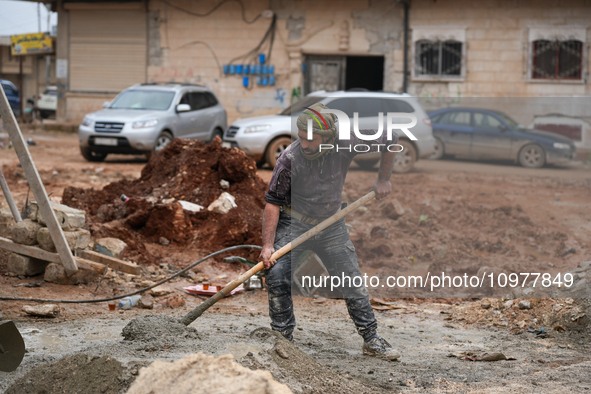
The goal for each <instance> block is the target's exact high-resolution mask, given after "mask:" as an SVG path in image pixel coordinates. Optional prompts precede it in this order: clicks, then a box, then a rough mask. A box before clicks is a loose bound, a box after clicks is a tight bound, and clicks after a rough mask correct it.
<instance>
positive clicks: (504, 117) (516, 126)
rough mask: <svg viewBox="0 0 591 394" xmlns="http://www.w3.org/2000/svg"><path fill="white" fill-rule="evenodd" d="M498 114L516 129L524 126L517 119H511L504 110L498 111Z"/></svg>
mask: <svg viewBox="0 0 591 394" xmlns="http://www.w3.org/2000/svg"><path fill="white" fill-rule="evenodd" d="M497 116H498V117H499V118H501V119H502V120H503V122H505V123H507V125H509V127H511V128H514V129H519V128H523V127H524V126H522V125H520V124H519V123H517V122H516V121H514V120H513V119H511V118H510V117H509V115H507V114H504V113H502V112H497Z"/></svg>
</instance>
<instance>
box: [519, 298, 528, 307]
mask: <svg viewBox="0 0 591 394" xmlns="http://www.w3.org/2000/svg"><path fill="white" fill-rule="evenodd" d="M519 309H531V302H529V301H528V300H521V301H519Z"/></svg>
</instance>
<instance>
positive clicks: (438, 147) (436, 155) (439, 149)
mask: <svg viewBox="0 0 591 394" xmlns="http://www.w3.org/2000/svg"><path fill="white" fill-rule="evenodd" d="M444 154H445V148H444V147H443V141H441V140H440V139H439V138H437V137H435V151H434V152H433V154H432V155H431V156H429V159H431V160H439V159H441V158H442V157H443V155H444Z"/></svg>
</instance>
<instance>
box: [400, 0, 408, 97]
mask: <svg viewBox="0 0 591 394" xmlns="http://www.w3.org/2000/svg"><path fill="white" fill-rule="evenodd" d="M402 5H403V6H404V38H403V40H404V43H403V44H402V46H403V61H404V65H403V71H402V72H403V73H404V75H403V76H402V93H408V30H409V28H408V14H409V12H408V11H409V8H410V4H408V1H403V2H402Z"/></svg>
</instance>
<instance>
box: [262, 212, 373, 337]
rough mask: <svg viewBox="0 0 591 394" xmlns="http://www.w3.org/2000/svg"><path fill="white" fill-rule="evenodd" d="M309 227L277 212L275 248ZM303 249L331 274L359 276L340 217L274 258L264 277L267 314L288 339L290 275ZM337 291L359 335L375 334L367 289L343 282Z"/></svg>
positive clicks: (291, 323) (291, 325)
mask: <svg viewBox="0 0 591 394" xmlns="http://www.w3.org/2000/svg"><path fill="white" fill-rule="evenodd" d="M313 227H314V226H312V225H308V224H304V223H302V222H300V221H298V220H296V219H293V218H292V217H291V216H289V215H287V214H285V213H283V212H281V215H280V216H279V222H278V223H277V230H276V232H275V244H274V248H275V250H279V249H280V248H281V247H283V246H285V245H287V244H288V243H289V242H291V241H293V240H294V239H296V238H297V237H298V236H300V235H302V234H303V233H305V232H306V231H308V230H310V229H311V228H313ZM305 250H311V251H313V252H315V253H316V254H317V255H318V257H320V260H322V263H323V264H324V265H325V266H326V269H327V270H328V273H329V275H331V276H338V277H342V275H343V274H344V275H346V276H349V277H351V278H353V277H355V276H361V271H360V270H359V266H358V264H357V254H356V253H355V247H354V246H353V242H351V239H349V234H347V228H346V227H345V219H344V218H343V219H341V220H339V221H338V222H336V223H335V224H333V225H331V226H330V227H328V228H326V229H324V230H323V231H321V232H320V233H318V234H317V235H315V236H314V237H312V238H310V239H308V240H307V241H306V242H304V243H303V244H302V245H300V246H299V247H297V248H296V249H295V250H292V251H291V252H290V253H286V254H285V255H283V256H281V257H280V258H279V259H277V263H276V264H275V265H274V266H273V267H271V269H269V272H268V273H267V277H266V283H267V287H268V292H269V316H270V317H271V328H272V329H273V330H275V331H279V332H280V333H281V334H282V335H283V336H284V337H286V338H288V339H291V338H292V333H293V330H294V329H295V326H296V320H295V316H294V313H293V301H292V297H291V285H292V275H293V272H294V270H295V269H296V263H297V262H298V260H299V257H300V256H301V254H302V252H304V251H305ZM329 283H330V282H329ZM357 283H359V282H357ZM328 286H329V290H330V284H329V285H328ZM339 290H340V291H341V294H342V295H343V296H344V298H345V301H346V303H347V310H348V311H349V316H351V319H352V320H353V323H355V327H356V328H357V332H358V333H359V335H361V336H362V337H363V339H364V340H366V341H367V340H370V339H371V338H373V337H374V336H375V335H377V334H376V328H377V325H378V324H377V321H376V318H375V315H374V313H373V309H372V307H371V305H370V303H369V297H368V294H367V289H366V288H365V287H364V286H363V284H362V285H361V286H360V287H354V286H353V284H352V283H351V285H350V286H349V284H347V286H344V287H343V286H342V287H339Z"/></svg>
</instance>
